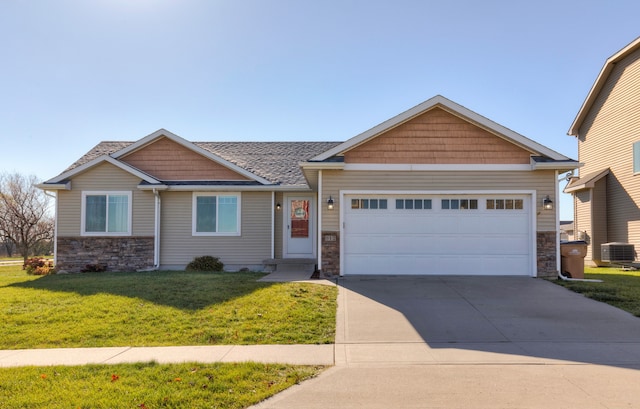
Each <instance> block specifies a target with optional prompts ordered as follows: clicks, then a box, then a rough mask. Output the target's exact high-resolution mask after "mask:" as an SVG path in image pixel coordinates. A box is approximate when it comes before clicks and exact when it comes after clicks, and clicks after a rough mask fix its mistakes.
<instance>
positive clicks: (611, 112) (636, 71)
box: [576, 50, 640, 248]
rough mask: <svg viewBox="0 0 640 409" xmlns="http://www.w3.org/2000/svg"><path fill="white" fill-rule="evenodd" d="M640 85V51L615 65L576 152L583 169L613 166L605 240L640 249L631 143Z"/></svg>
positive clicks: (639, 201) (639, 182)
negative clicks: (632, 245)
mask: <svg viewBox="0 0 640 409" xmlns="http://www.w3.org/2000/svg"><path fill="white" fill-rule="evenodd" d="M638 89H640V50H638V51H635V52H634V53H632V54H630V55H629V56H628V57H627V58H625V59H624V60H623V61H620V62H619V63H617V64H616V66H615V67H614V69H613V71H612V72H611V74H610V75H609V77H608V78H607V81H606V83H605V85H604V87H603V89H602V90H601V92H600V93H599V95H598V97H597V98H596V100H595V102H594V104H593V106H592V108H591V110H590V111H589V114H588V115H587V117H586V118H585V120H584V122H583V124H582V126H581V127H580V130H579V135H580V136H579V138H578V152H579V153H578V157H579V159H580V162H582V163H584V164H585V166H584V167H583V168H582V169H580V174H582V175H586V174H589V173H591V172H595V171H601V170H604V169H607V168H610V169H611V172H610V174H609V175H608V176H607V203H606V207H607V215H608V217H607V226H606V228H607V241H609V242H611V241H620V242H630V243H633V244H635V245H636V248H640V209H639V206H640V175H634V174H633V143H634V142H636V141H640V111H638V107H639V106H640V92H638ZM576 200H578V201H579V198H578V197H577V198H576ZM584 211H586V208H585V207H584V206H580V205H577V206H576V219H578V220H580V221H581V222H582V223H584V221H585V220H586V218H585V215H584V214H582V212H584ZM595 216H596V215H595V214H594V217H595ZM583 226H584V225H583ZM582 230H585V229H584V227H583V228H582Z"/></svg>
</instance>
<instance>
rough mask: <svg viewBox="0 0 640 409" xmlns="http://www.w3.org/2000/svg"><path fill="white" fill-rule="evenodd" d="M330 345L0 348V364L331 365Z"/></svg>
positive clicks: (1, 365) (331, 351)
mask: <svg viewBox="0 0 640 409" xmlns="http://www.w3.org/2000/svg"><path fill="white" fill-rule="evenodd" d="M333 350H334V347H333V345H221V346H185V347H111V348H57V349H18V350H0V367H12V366H31V365H33V366H48V365H85V364H120V363H128V362H149V361H155V362H158V363H180V362H196V361H197V362H205V363H211V362H244V361H255V362H264V363H285V364H293V365H333V362H334V359H333Z"/></svg>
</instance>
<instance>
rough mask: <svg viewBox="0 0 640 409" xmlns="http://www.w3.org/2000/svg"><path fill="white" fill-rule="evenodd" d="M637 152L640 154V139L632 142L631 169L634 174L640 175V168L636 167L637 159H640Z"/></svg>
mask: <svg viewBox="0 0 640 409" xmlns="http://www.w3.org/2000/svg"><path fill="white" fill-rule="evenodd" d="M636 154H640V141H635V142H633V143H632V144H631V169H632V170H633V174H634V175H640V169H636V159H638V160H640V158H638V157H637V155H636Z"/></svg>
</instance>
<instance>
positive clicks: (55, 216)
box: [43, 190, 58, 266]
mask: <svg viewBox="0 0 640 409" xmlns="http://www.w3.org/2000/svg"><path fill="white" fill-rule="evenodd" d="M43 192H44V194H45V195H47V196H49V197H52V198H53V200H54V202H55V206H54V208H53V209H54V210H53V265H54V266H55V265H57V264H58V191H55V192H56V194H55V195H52V194H51V193H47V191H46V190H43Z"/></svg>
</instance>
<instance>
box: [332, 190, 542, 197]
mask: <svg viewBox="0 0 640 409" xmlns="http://www.w3.org/2000/svg"><path fill="white" fill-rule="evenodd" d="M340 194H341V195H343V196H344V195H367V194H375V195H535V194H536V191H535V190H531V189H514V190H507V189H494V190H491V189H484V190H460V189H453V190H388V189H387V190H375V189H371V190H341V191H340Z"/></svg>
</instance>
